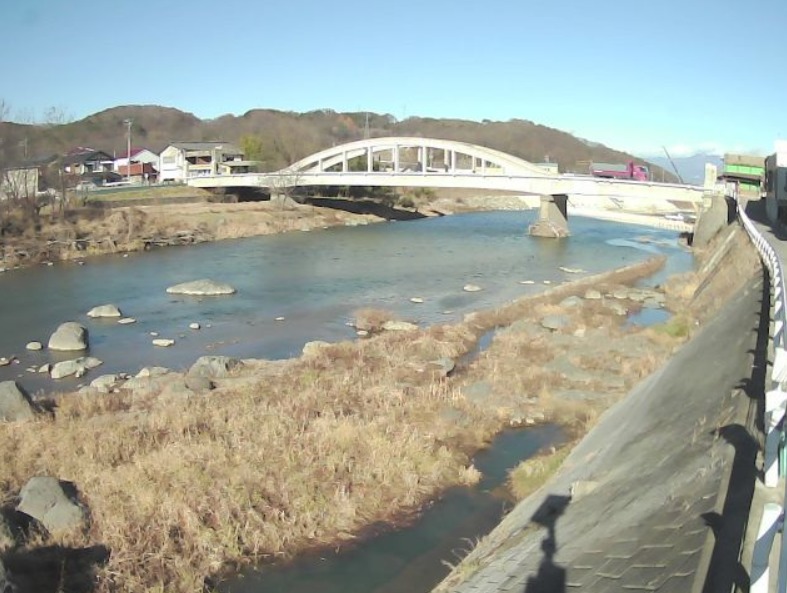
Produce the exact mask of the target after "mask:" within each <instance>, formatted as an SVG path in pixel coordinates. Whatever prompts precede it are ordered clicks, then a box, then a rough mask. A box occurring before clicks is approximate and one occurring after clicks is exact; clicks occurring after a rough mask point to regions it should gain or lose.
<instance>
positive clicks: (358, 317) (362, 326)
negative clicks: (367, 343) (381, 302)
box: [353, 307, 396, 332]
mask: <svg viewBox="0 0 787 593" xmlns="http://www.w3.org/2000/svg"><path fill="white" fill-rule="evenodd" d="M354 317H355V321H354V322H353V325H354V327H355V329H358V330H363V331H368V332H379V331H380V330H382V328H383V324H385V322H386V321H393V320H394V319H396V316H395V315H394V314H393V313H392V312H391V311H387V310H385V309H375V308H372V307H366V308H364V309H358V310H357V311H356V312H355V315H354Z"/></svg>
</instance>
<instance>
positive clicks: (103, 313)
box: [87, 304, 121, 317]
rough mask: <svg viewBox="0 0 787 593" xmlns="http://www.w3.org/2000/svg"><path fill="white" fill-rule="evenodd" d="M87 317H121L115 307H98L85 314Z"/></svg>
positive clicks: (110, 305)
mask: <svg viewBox="0 0 787 593" xmlns="http://www.w3.org/2000/svg"><path fill="white" fill-rule="evenodd" d="M87 316H88V317H121V313H120V309H118V308H117V306H116V305H112V304H109V305H100V306H98V307H93V308H92V309H90V311H88V312H87Z"/></svg>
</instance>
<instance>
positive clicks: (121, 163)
mask: <svg viewBox="0 0 787 593" xmlns="http://www.w3.org/2000/svg"><path fill="white" fill-rule="evenodd" d="M128 160H129V159H128V155H127V151H125V150H124V151H123V152H122V153H120V154H119V155H117V156H116V157H115V162H114V165H113V168H114V170H115V171H116V172H118V173H120V174H121V175H123V176H124V177H125V173H122V172H121V171H120V168H121V167H125V166H126V165H128ZM131 163H132V165H133V164H134V163H147V164H150V165H152V166H153V168H154V169H156V170H158V165H159V155H157V154H156V153H155V152H153V151H152V150H148V149H147V148H139V147H137V148H134V147H132V148H131ZM132 171H133V167H132Z"/></svg>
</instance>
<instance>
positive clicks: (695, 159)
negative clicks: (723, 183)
mask: <svg viewBox="0 0 787 593" xmlns="http://www.w3.org/2000/svg"><path fill="white" fill-rule="evenodd" d="M647 160H648V162H649V163H652V164H654V165H656V166H657V167H660V168H661V169H663V170H666V171H670V172H671V171H673V168H672V165H671V164H670V162H669V159H667V157H666V155H665V156H663V157H662V156H653V157H648V159H647ZM672 161H673V162H674V163H675V168H677V170H678V173H679V174H680V176H681V177H682V178H683V181H684V182H686V183H689V184H692V185H702V183H703V182H704V181H705V163H711V164H713V165H716V167H717V168H718V171H719V173H721V170H722V168H723V167H724V159H723V158H722V157H720V156H719V155H717V154H711V153H707V152H698V153H696V154H693V155H691V156H684V157H672ZM654 179H655V180H656V181H661V179H660V178H658V177H654Z"/></svg>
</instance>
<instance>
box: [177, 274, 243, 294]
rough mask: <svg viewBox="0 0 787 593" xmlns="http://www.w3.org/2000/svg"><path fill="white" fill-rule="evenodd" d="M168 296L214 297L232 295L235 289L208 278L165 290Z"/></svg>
mask: <svg viewBox="0 0 787 593" xmlns="http://www.w3.org/2000/svg"><path fill="white" fill-rule="evenodd" d="M167 292H168V293H169V294H187V295H193V296H216V295H223V294H234V293H235V292H236V291H235V288H233V287H232V286H230V285H229V284H224V283H223V282H215V281H214V280H210V279H208V278H203V279H202V280H193V281H192V282H184V283H182V284H176V285H175V286H170V287H169V288H168V289H167Z"/></svg>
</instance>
